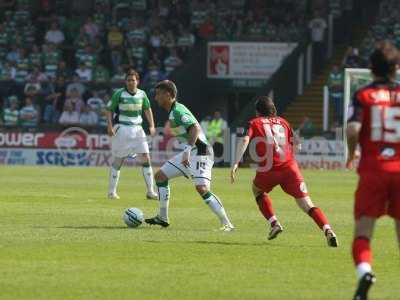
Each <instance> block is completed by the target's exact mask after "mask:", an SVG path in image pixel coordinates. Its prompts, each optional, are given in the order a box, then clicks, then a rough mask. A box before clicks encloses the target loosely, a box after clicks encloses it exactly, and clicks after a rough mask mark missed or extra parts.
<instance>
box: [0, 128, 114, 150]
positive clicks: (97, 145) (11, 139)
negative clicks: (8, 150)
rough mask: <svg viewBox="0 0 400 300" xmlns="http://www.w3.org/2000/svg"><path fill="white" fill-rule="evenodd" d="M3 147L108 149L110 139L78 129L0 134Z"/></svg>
mask: <svg viewBox="0 0 400 300" xmlns="http://www.w3.org/2000/svg"><path fill="white" fill-rule="evenodd" d="M4 147H16V148H47V149H58V148H69V149H110V138H109V137H108V136H107V135H105V134H89V133H88V132H87V131H86V130H84V129H82V128H78V127H71V128H68V129H66V130H64V131H62V132H38V133H30V132H0V148H4Z"/></svg>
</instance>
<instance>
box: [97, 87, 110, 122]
mask: <svg viewBox="0 0 400 300" xmlns="http://www.w3.org/2000/svg"><path fill="white" fill-rule="evenodd" d="M100 97H101V98H102V99H103V104H102V105H101V107H100V112H99V113H98V115H99V126H100V127H102V128H106V127H107V124H108V123H107V112H108V110H107V103H108V102H109V101H110V100H111V96H110V95H109V94H107V93H103V94H102V95H100Z"/></svg>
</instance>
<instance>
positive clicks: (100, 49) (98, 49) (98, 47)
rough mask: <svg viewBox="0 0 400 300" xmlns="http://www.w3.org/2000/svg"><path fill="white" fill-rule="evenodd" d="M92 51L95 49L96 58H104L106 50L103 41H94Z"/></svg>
mask: <svg viewBox="0 0 400 300" xmlns="http://www.w3.org/2000/svg"><path fill="white" fill-rule="evenodd" d="M92 49H94V50H93V55H94V56H95V58H97V57H102V56H103V55H104V49H105V48H104V44H103V41H102V40H101V38H99V37H97V38H96V39H95V40H94V43H93V48H92Z"/></svg>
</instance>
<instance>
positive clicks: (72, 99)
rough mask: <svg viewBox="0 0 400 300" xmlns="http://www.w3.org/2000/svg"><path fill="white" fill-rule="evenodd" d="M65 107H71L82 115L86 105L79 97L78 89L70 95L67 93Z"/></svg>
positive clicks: (73, 90)
mask: <svg viewBox="0 0 400 300" xmlns="http://www.w3.org/2000/svg"><path fill="white" fill-rule="evenodd" d="M64 106H71V107H72V110H73V111H76V112H78V113H81V111H82V108H83V107H84V106H85V103H84V102H83V100H82V97H81V95H79V91H78V90H77V89H72V91H71V92H70V93H68V92H67V98H66V100H65V104H64Z"/></svg>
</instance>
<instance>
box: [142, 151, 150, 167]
mask: <svg viewBox="0 0 400 300" xmlns="http://www.w3.org/2000/svg"><path fill="white" fill-rule="evenodd" d="M140 159H141V161H142V164H143V165H147V166H149V165H150V155H149V154H148V153H143V154H141V155H140Z"/></svg>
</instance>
